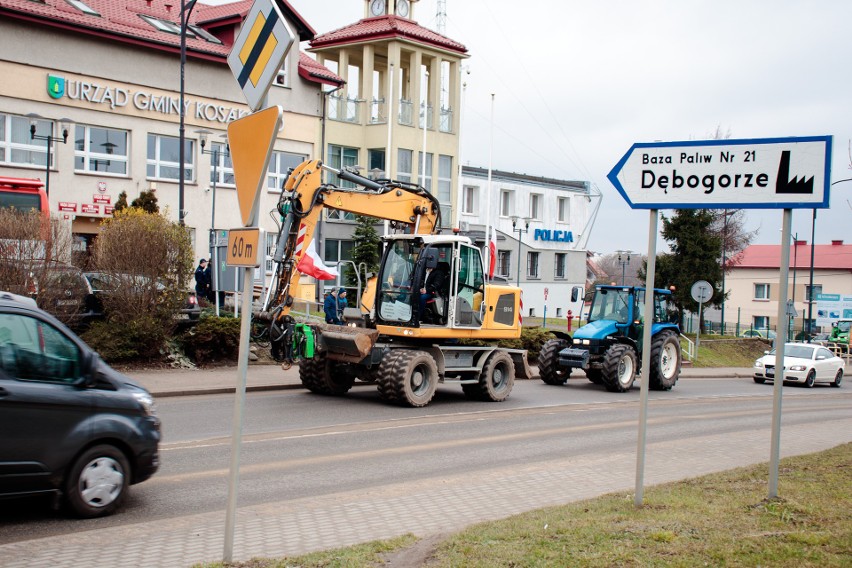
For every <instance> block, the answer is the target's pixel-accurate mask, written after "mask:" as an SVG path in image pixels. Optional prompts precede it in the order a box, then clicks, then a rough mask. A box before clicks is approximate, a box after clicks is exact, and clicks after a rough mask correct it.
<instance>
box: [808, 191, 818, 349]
mask: <svg viewBox="0 0 852 568" xmlns="http://www.w3.org/2000/svg"><path fill="white" fill-rule="evenodd" d="M813 211H814V213H813V217H812V218H811V277H810V283H809V285H808V341H810V340H811V336H812V335H813V332H814V323H813V317H814V249H815V248H816V241H815V240H814V238H815V237H816V213H817V210H816V208H814V210H813Z"/></svg>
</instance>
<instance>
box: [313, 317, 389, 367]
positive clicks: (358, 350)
mask: <svg viewBox="0 0 852 568" xmlns="http://www.w3.org/2000/svg"><path fill="white" fill-rule="evenodd" d="M317 329H318V331H319V337H320V344H321V345H322V347H323V349H325V351H326V354H327V356H328V358H329V359H332V360H335V361H345V362H348V363H358V362H359V361H361V360H363V359H364V357H366V356H367V355H369V354H370V351H371V350H372V349H373V345H375V344H376V340H377V339H378V337H379V332H378V331H377V330H375V329H366V328H363V327H348V326H345V325H331V324H325V325H319V326H317Z"/></svg>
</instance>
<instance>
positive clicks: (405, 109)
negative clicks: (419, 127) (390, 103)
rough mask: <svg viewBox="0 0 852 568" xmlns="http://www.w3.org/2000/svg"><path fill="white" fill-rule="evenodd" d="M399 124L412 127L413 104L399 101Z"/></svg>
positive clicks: (403, 100) (402, 100)
mask: <svg viewBox="0 0 852 568" xmlns="http://www.w3.org/2000/svg"><path fill="white" fill-rule="evenodd" d="M399 123H400V124H402V125H405V126H414V103H412V102H411V101H407V100H405V99H400V100H399Z"/></svg>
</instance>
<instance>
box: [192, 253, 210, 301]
mask: <svg viewBox="0 0 852 568" xmlns="http://www.w3.org/2000/svg"><path fill="white" fill-rule="evenodd" d="M209 278H210V272H208V271H207V259H205V258H202V259H201V260H199V261H198V266H197V267H196V268H195V295H196V296H197V297H198V299H201V298H204V299H206V298H207V294H208V292H209V290H210V279H209Z"/></svg>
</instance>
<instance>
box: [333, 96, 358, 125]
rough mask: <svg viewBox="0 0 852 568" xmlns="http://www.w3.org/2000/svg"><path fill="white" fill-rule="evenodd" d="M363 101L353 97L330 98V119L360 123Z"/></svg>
mask: <svg viewBox="0 0 852 568" xmlns="http://www.w3.org/2000/svg"><path fill="white" fill-rule="evenodd" d="M363 102H364V101H363V100H362V99H356V98H353V97H348V96H345V97H341V96H337V95H329V96H328V118H329V120H337V121H340V122H353V123H356V124H357V123H358V122H359V116H360V113H361V104H362V103H363Z"/></svg>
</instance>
